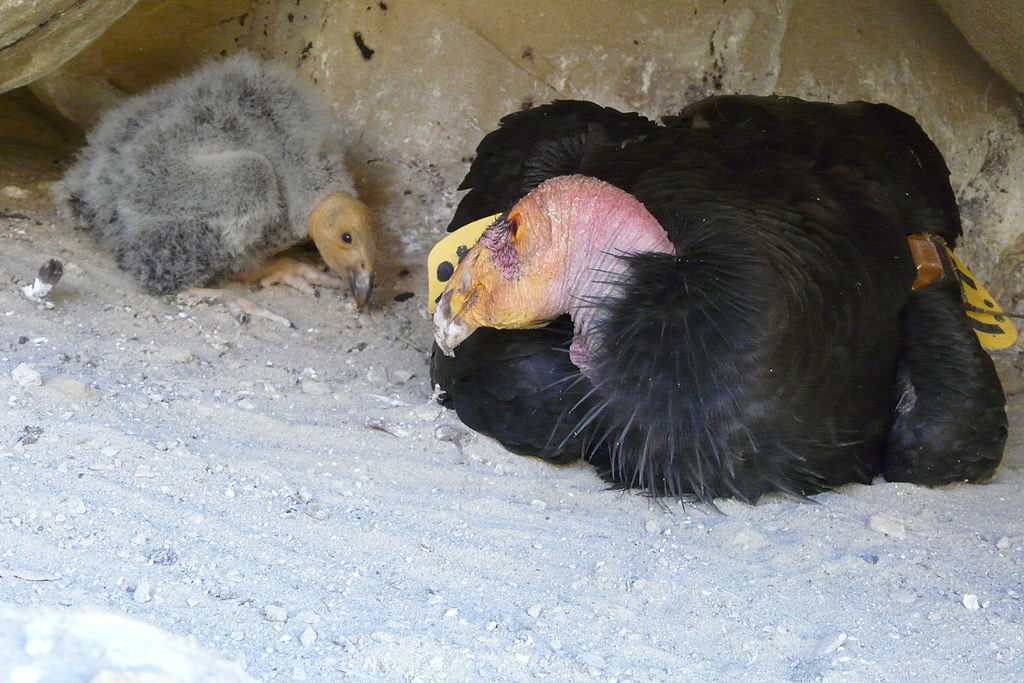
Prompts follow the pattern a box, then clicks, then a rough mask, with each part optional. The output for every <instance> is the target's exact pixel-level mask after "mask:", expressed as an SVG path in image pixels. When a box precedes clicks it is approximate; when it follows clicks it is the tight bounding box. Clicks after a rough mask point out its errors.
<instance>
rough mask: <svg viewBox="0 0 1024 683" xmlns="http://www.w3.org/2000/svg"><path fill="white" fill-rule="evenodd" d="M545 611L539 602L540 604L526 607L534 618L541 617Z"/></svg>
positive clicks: (527, 611)
mask: <svg viewBox="0 0 1024 683" xmlns="http://www.w3.org/2000/svg"><path fill="white" fill-rule="evenodd" d="M543 611H544V607H543V606H541V605H539V604H538V605H531V606H530V607H527V608H526V613H527V614H529V615H530V616H531V617H533V618H534V619H536V618H537V617H539V616H540V615H541V613H542V612H543Z"/></svg>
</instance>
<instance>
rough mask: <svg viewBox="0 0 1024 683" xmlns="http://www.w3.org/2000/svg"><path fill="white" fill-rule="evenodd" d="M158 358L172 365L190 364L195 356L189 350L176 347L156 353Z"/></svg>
mask: <svg viewBox="0 0 1024 683" xmlns="http://www.w3.org/2000/svg"><path fill="white" fill-rule="evenodd" d="M155 355H156V357H157V358H158V359H160V360H165V361H169V362H171V363H190V362H192V359H193V358H195V356H193V355H192V353H191V352H190V351H188V350H187V349H181V348H177V347H174V346H167V347H164V348H162V349H160V350H159V351H157V352H156V354H155Z"/></svg>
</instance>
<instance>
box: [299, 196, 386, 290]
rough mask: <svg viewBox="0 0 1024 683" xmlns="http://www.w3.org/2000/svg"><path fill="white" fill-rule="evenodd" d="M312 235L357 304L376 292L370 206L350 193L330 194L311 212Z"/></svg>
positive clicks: (309, 227) (373, 237) (374, 230)
mask: <svg viewBox="0 0 1024 683" xmlns="http://www.w3.org/2000/svg"><path fill="white" fill-rule="evenodd" d="M308 229H309V236H310V237H311V238H312V239H313V242H314V243H315V244H316V248H317V251H319V252H320V256H321V258H323V260H324V262H325V263H326V264H327V265H328V266H329V267H330V268H331V270H333V271H335V272H336V273H338V274H339V275H341V276H342V277H344V278H345V279H346V281H347V282H348V286H349V289H350V290H352V298H353V299H355V302H356V306H358V307H359V308H362V307H363V306H365V305H366V302H367V301H369V299H370V294H371V293H372V292H373V265H374V255H375V253H376V248H377V240H376V226H375V224H374V221H373V217H372V216H371V215H370V210H369V209H368V208H367V207H366V205H365V204H363V203H362V202H361V201H359V200H358V199H356V198H355V197H353V196H352V195H350V194H346V193H344V192H337V193H335V194H332V195H329V196H327V197H326V198H324V199H323V200H321V202H320V203H319V204H317V205H316V207H314V208H313V211H311V212H310V214H309V226H308Z"/></svg>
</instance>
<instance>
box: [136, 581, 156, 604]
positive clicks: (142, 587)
mask: <svg viewBox="0 0 1024 683" xmlns="http://www.w3.org/2000/svg"><path fill="white" fill-rule="evenodd" d="M150 590H151V587H150V585H149V579H139V582H138V583H137V584H135V595H134V598H135V602H139V603H146V602H149V600H150V598H151V597H152V596H151V595H150Z"/></svg>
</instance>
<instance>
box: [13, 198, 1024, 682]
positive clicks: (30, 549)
mask: <svg viewBox="0 0 1024 683" xmlns="http://www.w3.org/2000/svg"><path fill="white" fill-rule="evenodd" d="M19 191H20V188H15V189H14V190H4V192H6V193H7V195H6V196H5V197H0V208H2V209H4V211H3V214H4V218H2V220H0V254H2V258H0V401H2V402H3V403H4V404H6V406H5V409H4V417H3V420H2V421H0V681H28V680H47V681H79V680H81V681H87V680H96V681H99V680H141V679H137V678H130V677H128V678H126V677H124V676H125V675H126V672H128V673H139V672H154V671H158V670H159V671H165V672H166V673H168V675H169V676H171V678H169V679H161V680H233V679H234V678H233V677H236V676H237V679H239V680H240V679H242V678H243V677H244V675H243V674H241V669H244V670H245V671H246V672H247V673H248V675H249V676H252V677H254V678H256V679H261V680H275V679H277V680H313V681H341V680H423V681H434V680H455V681H468V680H529V679H534V678H538V679H550V680H617V681H626V680H635V681H651V680H773V681H774V680H778V681H788V680H792V681H814V680H830V681H860V680H864V681H906V680H920V681H934V680H947V681H954V680H955V681H968V680H974V681H982V680H984V681H1000V680H1004V681H1009V680H1020V679H1021V677H1022V675H1024V674H1022V672H1024V583H1022V581H1024V579H1022V576H1024V573H1022V571H1021V568H1022V564H1024V455H1022V450H1024V449H1022V443H1021V437H1020V436H1019V434H1020V430H1019V429H1018V428H1017V427H1019V426H1020V424H1021V421H1022V419H1024V415H1022V411H1021V404H1020V402H1019V401H1016V402H1011V430H1012V431H1011V438H1010V446H1009V449H1008V455H1007V458H1006V461H1005V463H1004V465H1003V466H1002V468H1001V469H1000V470H999V472H998V474H997V476H996V478H995V480H994V481H993V482H991V483H990V484H988V485H985V486H966V485H965V486H951V487H947V488H944V489H939V490H929V489H923V488H917V487H914V486H909V485H903V484H888V483H884V482H880V483H878V484H876V485H874V486H846V487H843V488H841V489H839V490H837V491H835V492H832V493H828V494H823V495H819V496H816V497H815V498H814V500H813V502H798V501H791V500H782V499H772V500H768V501H766V502H764V503H762V504H761V505H759V506H757V507H748V506H744V505H741V504H737V503H734V502H730V501H723V502H721V503H720V504H719V506H718V508H719V510H718V511H715V510H713V509H709V508H707V507H701V506H689V505H688V506H685V507H684V506H683V505H681V504H679V503H676V502H672V501H662V502H657V501H653V500H651V499H650V498H647V497H645V496H642V495H637V494H633V493H621V492H615V491H609V490H607V489H606V487H605V485H604V483H603V482H602V481H601V480H600V479H598V477H597V476H595V475H594V473H593V472H592V471H591V470H590V469H589V468H588V467H586V466H582V465H581V466H567V467H553V466H550V465H546V464H544V463H541V462H539V461H534V460H531V459H527V458H521V457H518V456H515V455H512V454H510V453H507V452H506V451H504V450H503V449H502V448H501V447H500V446H498V445H497V444H495V443H494V442H491V441H490V440H488V439H486V438H483V437H476V436H474V435H472V434H470V433H467V432H465V430H464V428H462V427H461V426H460V425H459V423H458V422H457V420H456V419H455V417H454V414H452V413H449V412H447V411H444V410H442V409H441V408H440V407H439V406H438V405H437V404H436V403H434V402H433V401H432V399H431V387H430V386H429V380H428V376H427V350H428V349H429V345H430V325H429V322H428V320H427V317H426V314H425V311H424V293H423V289H424V287H423V285H422V271H423V268H422V266H421V265H420V264H421V261H422V260H423V256H424V254H423V253H412V254H408V255H398V256H394V257H393V259H392V261H393V263H391V264H389V265H387V266H386V268H387V269H388V272H387V273H385V274H384V276H383V278H382V279H383V280H384V286H383V287H381V288H380V290H379V291H378V292H377V294H376V295H375V303H376V305H375V306H374V308H373V309H372V310H370V311H369V312H364V313H357V312H356V311H355V310H354V308H353V306H352V303H351V301H350V300H349V298H348V297H347V295H344V294H341V293H337V292H324V294H323V296H322V297H321V298H319V299H313V298H311V297H307V296H305V295H303V294H301V293H299V292H297V291H294V290H290V289H286V288H270V289H267V290H264V291H262V292H258V293H256V294H254V295H253V298H254V299H256V300H257V301H259V302H260V303H263V304H265V305H267V306H269V307H271V308H273V309H274V310H276V311H277V312H279V313H284V314H286V315H288V316H290V317H291V318H292V319H293V320H294V321H295V322H296V324H297V326H298V330H289V329H287V328H285V327H282V326H278V325H275V324H273V323H270V322H266V321H256V322H253V323H251V324H249V325H248V326H240V325H238V324H237V323H236V322H235V321H234V320H233V319H232V318H231V317H229V315H228V314H227V313H226V312H225V310H224V309H222V308H220V307H217V306H209V305H203V304H201V305H197V306H192V307H187V306H184V305H181V304H179V303H177V302H176V301H175V300H174V299H172V298H166V297H165V298H159V297H150V296H147V295H145V294H143V293H142V292H141V291H140V290H139V289H138V288H137V287H136V286H135V285H134V284H133V283H132V282H131V281H130V280H129V279H128V278H127V277H126V276H125V275H123V274H122V273H121V272H120V271H118V270H117V269H116V268H115V267H114V265H113V263H112V261H111V260H110V258H109V257H107V256H106V255H105V254H103V253H100V252H99V251H98V250H97V248H96V247H95V245H94V244H93V243H92V241H91V240H90V238H89V237H88V235H85V234H81V233H75V232H68V231H66V230H64V229H63V228H61V227H59V226H57V225H55V224H54V218H53V216H52V215H51V214H49V213H48V211H47V210H45V209H38V210H31V211H28V210H23V209H18V208H17V207H18V206H19V205H20V204H19V202H18V201H15V200H17V199H18V197H16V196H14V195H19ZM435 229H437V230H440V226H437V227H436V228H435ZM48 258H58V259H61V260H62V261H64V263H65V275H64V278H63V280H62V281H61V282H60V284H59V285H58V287H57V288H56V290H55V291H54V293H53V296H52V308H51V307H46V306H43V305H38V304H36V303H33V302H31V301H29V300H28V299H27V298H25V297H24V296H23V295H22V294H21V292H20V290H19V288H18V285H23V284H27V283H29V282H30V281H31V280H32V278H33V275H34V273H35V271H36V270H37V269H38V267H39V266H40V265H41V264H42V263H43V262H44V261H45V260H46V259H48ZM403 267H405V268H407V269H408V270H409V271H410V272H409V274H408V275H404V276H403V275H400V274H399V273H400V272H401V270H402V268H403ZM406 291H409V292H415V296H413V297H412V298H409V299H406V300H404V301H395V300H394V297H395V295H396V294H400V293H402V292H406ZM22 364H24V365H25V366H27V367H24V368H22V369H21V370H16V369H17V368H18V367H19V366H20V365H22ZM33 371H34V372H35V373H38V374H33ZM3 603H7V604H6V605H4V604H3ZM37 608H49V609H37ZM54 610H55V611H54ZM83 615H84V617H83ZM104 615H106V616H104ZM80 617H82V618H84V621H82V619H79V621H78V622H76V623H77V626H76V627H74V628H72V627H71V626H68V623H67V620H68V619H71V618H80ZM123 618H132V619H137V620H140V621H141V622H145V623H146V624H149V625H152V626H155V627H159V629H163V630H164V631H166V632H169V633H170V634H176V635H177V636H182V637H184V638H187V639H188V640H189V641H191V643H194V645H195V646H198V647H200V648H203V649H205V650H206V651H208V653H209V656H207V655H202V654H200V653H199V652H198V650H195V649H194V648H193V646H192V644H191V643H190V642H186V641H178V640H175V639H173V638H170V636H169V635H168V636H164V635H161V632H160V631H156V630H155V629H154V630H152V631H150V630H149V629H146V628H144V627H142V626H137V627H133V626H132V622H124V619H123ZM54 619H56V620H58V621H59V620H60V619H64V620H65V621H64V622H61V624H63V625H58V626H54V623H55V622H54ZM48 620H49V621H48ZM104 620H107V621H104ZM110 620H113V621H110ZM83 624H84V625H83ZM103 624H108V625H109V624H114V626H110V628H109V629H107V630H105V627H103ZM115 626H116V628H115ZM47 629H50V630H47ZM126 633H131V634H133V635H132V637H134V638H135V640H132V637H128V636H127V635H125V634H126ZM150 633H152V634H155V635H153V636H152V638H151V639H150V638H149V636H148V635H147V634H150ZM90 636H91V638H92V640H90ZM164 637H166V638H170V640H171V645H174V646H180V647H179V650H175V652H185V654H180V655H179V654H175V655H173V656H172V655H170V654H166V652H167V651H168V650H158V649H157V646H156V645H155V644H154V643H155V642H156V641H157V640H160V638H164ZM172 649H173V648H172ZM143 651H144V652H143ZM154 652H158V653H162V654H159V656H157V659H161V658H162V659H161V661H162V662H163V664H160V663H159V662H158V663H156V664H154V663H153V661H152V659H153V657H152V656H151V657H150V659H147V658H146V657H145V656H143V654H146V653H148V654H149V655H152V653H154ZM175 657H177V659H175ZM214 657H219V658H220V659H221V660H222V661H221V662H219V663H218V662H214V661H213V658H214ZM232 662H234V663H237V665H238V666H237V667H236V666H233V665H232V664H231V663H232ZM161 666H163V667H164V668H163V669H161V668H160V667H161ZM118 672H120V673H118ZM232 672H233V673H232ZM118 675H121V676H122V678H117V676H118ZM33 676H35V677H36V678H33ZM147 680H149V679H147Z"/></svg>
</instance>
